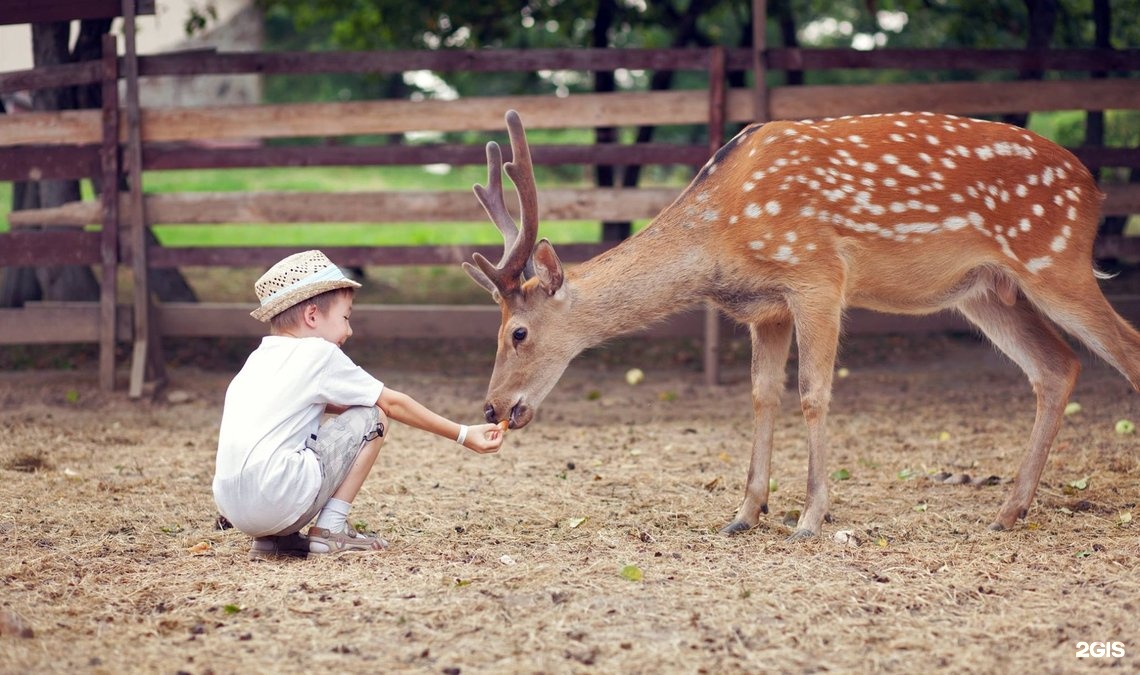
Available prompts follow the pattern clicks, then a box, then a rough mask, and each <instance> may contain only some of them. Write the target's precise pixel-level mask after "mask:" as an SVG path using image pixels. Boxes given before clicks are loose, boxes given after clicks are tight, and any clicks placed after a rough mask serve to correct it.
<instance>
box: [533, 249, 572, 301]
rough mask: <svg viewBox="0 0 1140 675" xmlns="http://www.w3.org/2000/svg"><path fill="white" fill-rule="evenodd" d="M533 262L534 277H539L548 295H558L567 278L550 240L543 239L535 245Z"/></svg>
mask: <svg viewBox="0 0 1140 675" xmlns="http://www.w3.org/2000/svg"><path fill="white" fill-rule="evenodd" d="M531 261H532V262H533V263H534V275H535V276H536V277H538V281H539V282H540V283H541V284H542V287H543V289H545V290H546V292H547V294H548V295H554V294H555V293H557V292H558V289H559V288H562V282H563V281H564V280H565V277H564V276H563V274H562V261H560V260H559V259H558V254H557V253H555V252H554V246H553V245H551V243H550V240H548V239H542V240H541V241H539V242H538V244H536V245H535V247H534V255H533V256H531Z"/></svg>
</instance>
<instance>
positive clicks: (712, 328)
mask: <svg viewBox="0 0 1140 675" xmlns="http://www.w3.org/2000/svg"><path fill="white" fill-rule="evenodd" d="M708 55H709V157H710V158H711V157H713V156H714V155H715V154H716V151H717V150H719V149H720V146H721V145H723V144H724V120H725V114H726V113H725V77H726V75H727V73H726V72H725V70H726V65H725V64H726V62H727V59H728V57H727V55H726V53H725V50H724V47H723V46H720V45H718V46H716V47H713V48H711V49H710V50H709V52H708ZM704 330H705V337H704V342H705V344H704V352H705V355H704V371H705V384H706V385H709V386H713V385H716V384H719V383H720V312H719V311H718V310H717V308H716V306H715V305H713V304H712V303H710V302H706V303H705V329H704Z"/></svg>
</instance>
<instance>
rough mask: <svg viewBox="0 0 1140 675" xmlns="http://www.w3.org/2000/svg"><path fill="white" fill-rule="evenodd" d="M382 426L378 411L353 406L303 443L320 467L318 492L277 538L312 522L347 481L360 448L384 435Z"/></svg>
mask: <svg viewBox="0 0 1140 675" xmlns="http://www.w3.org/2000/svg"><path fill="white" fill-rule="evenodd" d="M383 422H384V420H381V419H380V409H379V408H377V407H376V406H374V405H371V406H354V407H352V408H349V409H348V410H345V411H344V412H343V413H341V414H339V415H337V416H335V417H331V418H329V419H328V421H326V422H325V423H324V424H322V425H321V428H320V429H319V430H318V431H317V434H316V435H315V436H313V437H311V438H310V439H309V441H308V442H307V443H305V447H306V448H308V449H309V450H311V451H312V452H313V453H314V454H315V455H316V456H317V461H318V462H319V463H320V465H321V490H320V492H318V493H317V498H316V499H315V500H313V505H312V506H310V507H309V509H308V510H307V511H305V514H304V515H303V516H301V517H300V518H298V519H297V522H295V523H293V524H292V525H290V526H289V527H287V528H286V529H285V530H284V531H283V532H281V534H291V533H293V532H299V531H300V530H301V528H303V527H305V525H308V524H309V521H310V520H312V519H313V518H316V516H317V513H319V512H320V510H321V509H322V508H324V506H325V504H327V503H328V501H329V498H331V497H332V495H333V493H334V492H336V490H337V488H339V487H340V484H341V483H343V482H344V479H345V478H347V477H348V472H349V470H350V469H351V468H352V465H353V464H355V463H356V458H357V457H358V456H360V450H361V449H362V448H363V447H364V444H365V443H367V442H368V441H370V440H372V439H374V438H376V437H377V436H383V435H384V432H385V431H386V430H387V429H386V425H385V424H384V423H383Z"/></svg>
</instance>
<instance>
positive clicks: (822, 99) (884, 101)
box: [771, 80, 1140, 119]
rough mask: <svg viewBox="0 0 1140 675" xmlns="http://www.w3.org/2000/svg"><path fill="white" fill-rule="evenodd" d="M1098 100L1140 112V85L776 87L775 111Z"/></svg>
mask: <svg viewBox="0 0 1140 675" xmlns="http://www.w3.org/2000/svg"><path fill="white" fill-rule="evenodd" d="M1092 101H1095V102H1096V106H1097V107H1098V108H1099V109H1102V110H1110V109H1117V108H1140V87H1138V86H1136V84H1135V81H1134V80H1050V81H1045V82H1037V81H1034V82H1029V81H1026V82H941V83H937V84H876V85H816V86H800V87H775V88H773V89H772V99H771V108H772V117H773V118H774V119H818V118H820V117H836V116H840V115H863V114H868V113H882V112H895V111H899V110H913V111H919V110H925V111H931V112H944V113H953V114H960V115H985V114H998V113H1011V112H1027V111H1043V110H1070V109H1072V108H1074V107H1077V108H1080V107H1086V106H1088V105H1089V103H1090V102H1092Z"/></svg>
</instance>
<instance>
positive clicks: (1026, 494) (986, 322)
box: [958, 294, 1080, 530]
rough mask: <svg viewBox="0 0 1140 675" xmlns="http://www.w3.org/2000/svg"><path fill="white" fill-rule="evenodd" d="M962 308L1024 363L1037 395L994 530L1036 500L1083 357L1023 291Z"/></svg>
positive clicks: (1020, 515) (979, 298)
mask: <svg viewBox="0 0 1140 675" xmlns="http://www.w3.org/2000/svg"><path fill="white" fill-rule="evenodd" d="M958 309H959V310H960V311H961V312H962V314H964V315H965V316H966V318H967V319H969V320H970V321H971V322H972V323H974V325H976V326H977V327H978V328H980V329H981V330H982V332H983V333H985V335H986V337H988V338H989V339H990V340H991V341H992V342H993V343H994V345H996V346H997V347H998V349H1000V350H1001V351H1002V352H1004V353H1005V354H1006V355H1007V356H1009V357H1010V358H1011V359H1013V361H1014V362H1015V363H1017V365H1018V366H1020V367H1021V370H1022V371H1024V372H1025V374H1026V376H1028V378H1029V382H1030V384H1031V385H1033V391H1034V393H1035V394H1036V395H1037V415H1036V418H1035V419H1034V421H1033V431H1032V432H1031V433H1030V436H1029V448H1028V451H1027V453H1026V455H1025V459H1023V460H1022V462H1021V466H1020V467H1018V470H1017V476H1016V477H1015V478H1014V481H1013V490H1012V492H1011V493H1010V494H1009V497H1007V498H1006V500H1005V503H1004V504H1003V505H1002V507H1001V509H1000V510H999V511H998V515H997V518H996V519H995V520H994V522H993V524H991V525H990V529H993V530H1005V529H1009V528H1011V527H1013V525H1014V523H1016V522H1017V519H1018V518H1023V517H1025V514H1026V513H1027V512H1028V510H1029V506H1030V504H1031V503H1032V502H1033V495H1034V493H1035V492H1036V491H1037V485H1038V483H1039V482H1040V481H1041V473H1042V471H1043V470H1044V469H1045V460H1046V458H1048V456H1049V447H1050V446H1051V445H1052V444H1053V439H1054V438H1056V436H1057V431H1058V430H1059V429H1060V428H1061V420H1062V419H1063V416H1064V410H1065V404H1066V403H1067V402H1068V400H1069V396H1070V395H1071V394H1072V393H1073V387H1074V386H1075V385H1076V382H1077V375H1078V374H1079V373H1080V362H1079V361H1078V360H1077V357H1076V354H1074V353H1073V350H1072V349H1071V348H1070V347H1069V345H1068V344H1067V343H1066V342H1065V341H1064V340H1063V339H1061V336H1060V334H1059V333H1058V332H1057V329H1056V328H1054V327H1053V325H1052V324H1051V323H1049V322H1048V321H1046V320H1045V318H1044V317H1042V315H1041V313H1040V312H1038V311H1037V309H1036V308H1034V307H1033V305H1031V304H1030V303H1029V301H1028V300H1026V299H1025V297H1024V296H1018V297H1017V298H1016V299H1015V300H1014V302H1013V304H1012V305H1010V304H1006V303H1005V302H1003V301H1002V300H1000V299H999V298H996V297H994V296H993V295H991V294H986V295H981V296H975V297H972V298H970V299H967V300H964V301H962V302H961V303H959V305H958Z"/></svg>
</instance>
